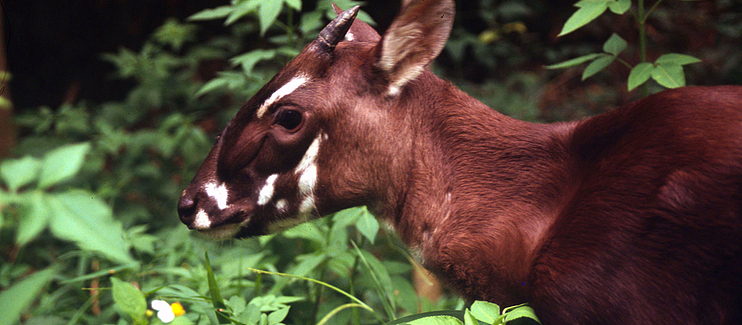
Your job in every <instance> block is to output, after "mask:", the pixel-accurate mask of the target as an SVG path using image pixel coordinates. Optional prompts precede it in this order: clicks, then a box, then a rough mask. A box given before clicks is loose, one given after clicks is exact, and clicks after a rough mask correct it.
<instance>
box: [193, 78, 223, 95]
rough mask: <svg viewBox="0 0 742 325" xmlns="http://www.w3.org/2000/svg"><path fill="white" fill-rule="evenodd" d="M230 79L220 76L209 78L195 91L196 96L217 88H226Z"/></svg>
mask: <svg viewBox="0 0 742 325" xmlns="http://www.w3.org/2000/svg"><path fill="white" fill-rule="evenodd" d="M229 83H230V80H229V79H226V78H222V77H216V78H214V79H211V80H209V81H208V82H206V83H205V84H204V85H203V86H201V88H200V89H199V90H198V91H197V92H196V95H194V96H196V97H199V96H201V95H203V94H206V93H210V92H213V91H214V90H217V89H223V88H227V87H228V86H229Z"/></svg>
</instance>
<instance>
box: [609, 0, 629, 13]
mask: <svg viewBox="0 0 742 325" xmlns="http://www.w3.org/2000/svg"><path fill="white" fill-rule="evenodd" d="M629 8H631V0H618V1H611V2H609V3H608V9H610V10H611V12H613V13H614V14H618V15H623V14H624V13H626V12H627V11H628V10H629Z"/></svg>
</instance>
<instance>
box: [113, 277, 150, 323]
mask: <svg viewBox="0 0 742 325" xmlns="http://www.w3.org/2000/svg"><path fill="white" fill-rule="evenodd" d="M111 283H112V284H113V289H112V290H111V292H112V293H113V302H114V304H115V305H116V309H118V311H119V312H120V313H122V314H124V315H128V316H129V317H131V319H132V320H133V321H134V323H135V324H146V321H145V319H146V316H145V313H146V311H147V300H146V299H145V298H144V294H143V293H142V292H141V291H139V289H137V288H136V287H134V285H132V284H131V283H129V282H124V281H121V280H119V279H118V278H115V277H111Z"/></svg>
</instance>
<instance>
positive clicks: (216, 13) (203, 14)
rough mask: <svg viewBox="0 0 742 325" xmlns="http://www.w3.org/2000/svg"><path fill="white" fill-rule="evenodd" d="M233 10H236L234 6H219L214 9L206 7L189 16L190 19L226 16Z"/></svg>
mask: <svg viewBox="0 0 742 325" xmlns="http://www.w3.org/2000/svg"><path fill="white" fill-rule="evenodd" d="M232 11H234V8H232V6H219V7H216V8H213V9H204V10H201V11H199V12H197V13H195V14H193V15H191V16H190V17H188V20H190V21H195V20H213V19H220V18H225V17H227V16H229V15H230V14H231V13H232Z"/></svg>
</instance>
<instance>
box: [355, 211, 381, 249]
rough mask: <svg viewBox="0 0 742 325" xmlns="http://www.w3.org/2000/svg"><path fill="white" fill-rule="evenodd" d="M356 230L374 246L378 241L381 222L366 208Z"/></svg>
mask: <svg viewBox="0 0 742 325" xmlns="http://www.w3.org/2000/svg"><path fill="white" fill-rule="evenodd" d="M356 228H358V231H359V232H361V234H362V235H363V236H364V237H366V239H368V241H370V242H371V244H373V243H374V241H375V240H376V234H377V233H378V232H379V221H377V220H376V218H375V217H374V216H373V215H372V214H371V213H369V212H368V211H367V210H366V209H365V208H364V209H363V214H361V217H360V218H359V219H358V222H357V223H356Z"/></svg>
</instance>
